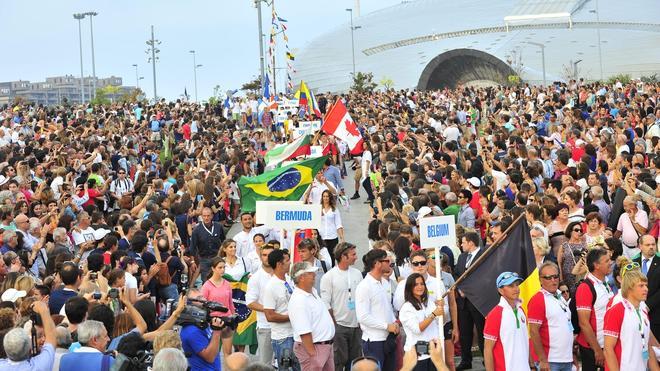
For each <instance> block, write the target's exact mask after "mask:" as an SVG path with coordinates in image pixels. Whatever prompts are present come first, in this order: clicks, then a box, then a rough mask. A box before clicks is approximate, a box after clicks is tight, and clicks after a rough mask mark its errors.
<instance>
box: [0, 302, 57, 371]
mask: <svg viewBox="0 0 660 371" xmlns="http://www.w3.org/2000/svg"><path fill="white" fill-rule="evenodd" d="M32 310H33V311H34V312H35V313H37V315H39V318H40V319H41V324H42V326H43V333H44V336H45V338H46V340H45V342H44V345H43V346H42V347H41V352H40V353H39V354H38V355H36V356H34V357H31V356H30V351H31V350H32V347H31V346H30V344H31V342H32V339H31V337H30V334H29V333H28V332H27V331H25V330H24V329H23V328H20V327H18V328H15V329H13V330H11V331H9V332H8V333H7V334H6V335H5V337H4V339H3V347H4V350H5V353H7V358H3V359H0V371H5V370H6V371H9V370H11V371H23V370H25V371H28V370H34V371H50V370H52V369H53V362H54V361H55V346H56V344H57V339H56V337H55V323H54V322H53V319H52V318H51V317H50V310H49V309H48V305H46V303H44V302H41V301H38V302H35V303H34V304H33V305H32ZM33 325H37V324H33Z"/></svg>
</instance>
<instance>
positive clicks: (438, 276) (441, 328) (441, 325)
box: [435, 246, 446, 354]
mask: <svg viewBox="0 0 660 371" xmlns="http://www.w3.org/2000/svg"><path fill="white" fill-rule="evenodd" d="M435 283H436V288H435V290H436V291H435V292H440V289H441V288H442V286H440V285H444V283H443V282H442V264H441V263H440V248H439V247H437V246H436V247H435ZM445 295H446V293H445ZM442 298H444V296H443V297H442ZM444 313H445V312H444V307H443V308H442V315H440V316H438V318H437V319H438V339H440V346H441V347H442V354H444V353H445V315H444Z"/></svg>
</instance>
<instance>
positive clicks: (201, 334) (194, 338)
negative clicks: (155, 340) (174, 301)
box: [181, 289, 223, 371]
mask: <svg viewBox="0 0 660 371" xmlns="http://www.w3.org/2000/svg"><path fill="white" fill-rule="evenodd" d="M188 298H189V299H200V300H205V299H204V296H203V295H202V293H201V292H199V291H198V290H196V289H191V290H190V294H189V295H188ZM212 324H213V326H215V327H217V328H220V327H222V325H223V323H222V320H220V319H219V318H214V319H213V323H212ZM221 333H222V331H220V330H213V329H211V327H210V326H209V327H207V328H205V329H200V328H199V327H197V326H195V325H193V324H189V325H184V326H183V328H182V329H181V341H182V345H183V352H184V353H185V354H186V357H187V358H188V364H189V365H190V370H191V371H202V370H208V371H212V370H220V369H221V368H220V355H219V354H220V345H221V344H222V343H221V341H220V335H221Z"/></svg>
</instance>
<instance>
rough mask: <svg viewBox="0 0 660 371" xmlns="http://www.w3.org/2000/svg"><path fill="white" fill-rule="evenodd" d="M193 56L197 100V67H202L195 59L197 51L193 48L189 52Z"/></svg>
mask: <svg viewBox="0 0 660 371" xmlns="http://www.w3.org/2000/svg"><path fill="white" fill-rule="evenodd" d="M189 53H190V54H192V56H193V75H194V76H195V102H197V101H198V100H197V69H198V68H199V67H202V65H201V64H197V61H196V60H195V51H194V50H191V51H190V52H189Z"/></svg>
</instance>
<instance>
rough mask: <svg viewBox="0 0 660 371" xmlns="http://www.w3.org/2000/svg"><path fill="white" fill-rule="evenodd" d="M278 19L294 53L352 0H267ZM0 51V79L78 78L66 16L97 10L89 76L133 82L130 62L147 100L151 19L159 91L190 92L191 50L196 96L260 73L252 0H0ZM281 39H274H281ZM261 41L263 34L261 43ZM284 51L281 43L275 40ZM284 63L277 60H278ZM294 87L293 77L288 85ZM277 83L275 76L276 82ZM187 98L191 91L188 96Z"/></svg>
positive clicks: (368, 2)
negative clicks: (284, 22) (195, 67)
mask: <svg viewBox="0 0 660 371" xmlns="http://www.w3.org/2000/svg"><path fill="white" fill-rule="evenodd" d="M275 1H276V2H275V6H276V10H277V12H278V15H279V16H280V17H282V18H285V19H287V20H288V23H287V24H288V37H289V47H290V48H291V49H294V50H295V49H301V48H303V47H304V46H305V45H306V44H307V43H309V42H310V41H312V40H313V39H314V37H316V36H318V35H320V34H323V33H325V32H326V31H328V30H331V29H334V28H335V27H338V26H341V25H345V26H346V27H348V21H349V13H348V12H346V11H345V9H346V8H351V7H353V6H354V0H332V1H322V0H307V1H304V0H275ZM400 2H401V1H400V0H362V1H361V13H362V14H363V15H364V14H367V13H368V12H371V11H374V10H377V9H381V8H384V7H387V6H391V5H395V4H398V3H400ZM1 7H2V13H3V17H2V18H3V21H2V22H0V35H4V37H3V45H2V49H3V52H4V53H3V56H2V57H0V81H13V80H19V79H23V80H30V81H43V80H44V79H45V78H46V77H50V76H59V75H65V74H71V75H74V76H79V75H80V57H79V48H78V21H76V20H74V19H73V16H72V15H73V13H78V12H87V11H92V10H93V11H96V12H98V13H99V15H98V16H96V17H94V49H95V57H96V58H95V59H96V75H97V76H98V77H107V76H110V75H115V76H120V77H122V78H123V79H124V85H133V86H134V85H135V69H134V67H132V64H134V63H137V64H138V68H139V74H140V76H144V80H141V81H140V87H141V88H142V89H143V90H144V91H145V92H146V94H147V95H148V96H149V97H151V96H152V95H153V79H152V73H151V65H150V64H147V58H148V57H147V55H146V54H145V50H146V49H147V45H146V44H145V41H146V40H147V39H148V38H149V37H150V25H152V24H153V25H154V27H155V32H156V38H157V39H159V40H160V41H161V42H162V44H161V45H160V47H159V48H160V50H161V53H160V62H159V63H157V64H156V68H157V72H156V73H157V82H158V95H159V96H162V97H165V98H168V99H175V98H178V97H179V95H181V94H182V93H183V91H184V88H187V89H188V94H190V95H193V90H194V82H193V67H192V66H193V61H192V55H191V54H190V53H189V50H192V49H194V50H195V51H196V53H197V64H202V65H203V67H200V68H199V69H198V72H197V85H198V94H199V99H200V100H202V99H206V98H208V97H209V96H211V95H212V94H213V87H214V86H216V85H220V87H221V89H222V91H226V90H227V89H236V88H239V87H240V85H241V84H242V83H244V82H246V81H250V80H251V79H252V78H253V77H255V76H257V75H258V73H259V57H258V55H259V46H258V36H257V34H258V32H257V11H256V9H255V8H254V6H253V0H204V1H202V0H189V1H181V0H178V1H174V0H158V1H155V0H149V1H147V0H133V1H128V0H98V1H89V0H88V1H83V0H66V1H45V0H2V5H1ZM263 17H264V19H263V20H264V22H263V23H264V33H265V34H268V33H269V30H270V17H271V12H270V7H267V6H266V5H265V4H264V5H263ZM89 35H90V32H89V20H88V19H85V20H83V63H84V73H85V75H86V76H87V75H91V74H92V63H91V46H90V45H91V44H90V36H89ZM279 40H280V42H281V38H280V39H279ZM265 42H267V40H265ZM278 47H281V48H282V50H283V44H281V43H280V44H279V46H278ZM280 64H283V61H282V62H280ZM294 83H296V82H294ZM278 84H279V82H278ZM193 98H194V97H193Z"/></svg>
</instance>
